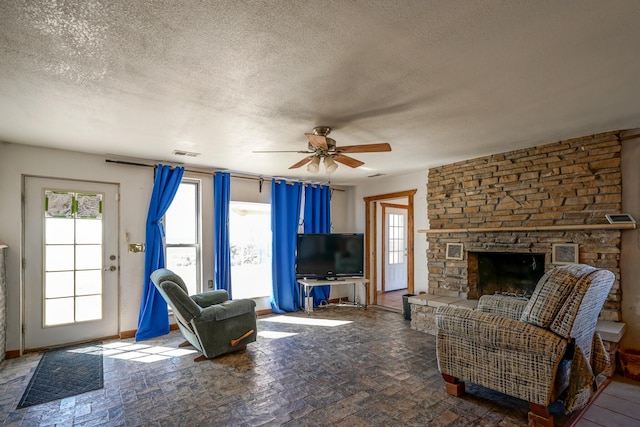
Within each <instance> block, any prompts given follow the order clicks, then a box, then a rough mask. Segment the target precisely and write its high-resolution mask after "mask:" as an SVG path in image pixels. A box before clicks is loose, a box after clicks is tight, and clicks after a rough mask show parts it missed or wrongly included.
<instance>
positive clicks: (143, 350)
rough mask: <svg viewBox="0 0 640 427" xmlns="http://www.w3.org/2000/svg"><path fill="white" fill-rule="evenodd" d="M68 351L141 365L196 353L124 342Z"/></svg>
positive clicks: (194, 351) (181, 349)
mask: <svg viewBox="0 0 640 427" xmlns="http://www.w3.org/2000/svg"><path fill="white" fill-rule="evenodd" d="M69 351H71V352H74V353H87V354H96V355H102V356H104V357H110V358H112V359H122V360H131V361H135V362H142V363H151V362H157V361H159V360H167V359H171V358H172V357H182V356H187V355H191V354H194V353H197V351H196V350H190V349H186V348H172V347H163V346H150V345H145V344H131V343H126V342H111V343H107V344H97V345H91V346H86V347H82V348H78V349H74V350H69Z"/></svg>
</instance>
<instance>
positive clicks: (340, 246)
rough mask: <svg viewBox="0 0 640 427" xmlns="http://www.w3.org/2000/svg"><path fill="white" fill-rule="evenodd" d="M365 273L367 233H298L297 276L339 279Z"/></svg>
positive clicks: (360, 275) (302, 277)
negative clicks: (365, 239)
mask: <svg viewBox="0 0 640 427" xmlns="http://www.w3.org/2000/svg"><path fill="white" fill-rule="evenodd" d="M362 276H364V234H357V233H351V234H347V233H325V234H316V233H307V234H298V238H297V245H296V277H297V278H298V279H319V280H324V279H328V280H331V279H337V278H340V277H362Z"/></svg>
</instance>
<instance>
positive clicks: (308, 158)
mask: <svg viewBox="0 0 640 427" xmlns="http://www.w3.org/2000/svg"><path fill="white" fill-rule="evenodd" d="M312 158H313V156H309V157H305V158H304V159H302V160H300V161H299V162H297V163H294V164H293V165H291V166H289V169H296V168H299V167H300V166H304V165H306V164H307V163H309V160H311V159H312Z"/></svg>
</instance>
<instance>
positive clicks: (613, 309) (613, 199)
mask: <svg viewBox="0 0 640 427" xmlns="http://www.w3.org/2000/svg"><path fill="white" fill-rule="evenodd" d="M620 151H621V143H620V139H619V132H608V133H603V134H598V135H592V136H587V137H582V138H575V139H571V140H566V141H560V142H555V143H551V144H546V145H541V146H538V147H534V148H527V149H521V150H516V151H511V152H508V153H503V154H498V155H492V156H486V157H480V158H476V159H471V160H466V161H463V162H458V163H454V164H450V165H445V166H441V167H437V168H432V169H430V170H429V180H428V184H427V204H428V217H429V224H430V230H431V231H430V232H429V233H428V234H427V240H428V243H429V249H428V251H427V261H428V269H429V293H431V294H436V295H443V296H452V297H467V295H468V294H469V291H470V289H469V269H468V267H469V265H468V257H467V256H466V253H467V252H469V251H472V252H487V251H496V252H519V253H544V254H545V269H546V270H548V269H550V268H552V267H553V264H552V258H551V250H552V245H553V244H554V243H573V244H578V245H579V246H578V247H579V262H581V263H585V264H590V265H593V266H596V267H600V268H606V269H608V270H611V271H612V272H613V273H614V274H615V275H616V282H615V284H614V287H613V289H612V291H611V293H610V295H609V298H608V299H607V302H606V303H605V307H604V310H603V312H602V314H601V318H603V319H605V320H615V321H619V320H621V316H620V298H621V292H620V236H621V232H620V231H619V230H602V229H598V230H583V229H579V228H578V229H575V230H562V231H515V230H514V231H510V230H511V229H517V227H541V226H581V225H587V224H588V225H593V224H607V220H606V219H605V214H610V213H620V212H621V209H622V182H621V181H622V178H621V169H620V161H621V157H620ZM494 227H499V228H503V229H504V231H500V232H473V229H475V228H494ZM444 229H447V230H450V229H454V230H453V231H448V232H442V233H439V232H434V231H433V230H444ZM455 229H461V231H455ZM462 229H472V230H471V231H462ZM447 243H463V244H464V252H465V257H464V259H462V260H451V259H446V256H445V252H446V244H447ZM472 274H473V273H472Z"/></svg>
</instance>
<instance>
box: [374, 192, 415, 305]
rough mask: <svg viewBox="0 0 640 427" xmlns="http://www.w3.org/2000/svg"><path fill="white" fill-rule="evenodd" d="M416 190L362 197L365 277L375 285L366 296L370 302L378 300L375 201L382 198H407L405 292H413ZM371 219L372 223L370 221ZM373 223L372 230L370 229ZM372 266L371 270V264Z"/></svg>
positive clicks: (379, 200)
mask: <svg viewBox="0 0 640 427" xmlns="http://www.w3.org/2000/svg"><path fill="white" fill-rule="evenodd" d="M417 192H418V190H417V189H413V190H406V191H398V192H395V193H387V194H379V195H377V196H368V197H363V200H364V202H365V254H364V259H365V277H366V278H367V279H369V283H370V284H373V285H374V286H375V288H374V292H371V293H372V294H373V298H372V297H371V296H368V297H367V299H368V302H369V303H371V304H376V303H377V301H378V293H377V286H376V283H377V280H376V279H377V277H376V276H377V268H375V267H376V266H377V262H378V258H379V257H378V250H377V245H376V244H375V243H376V240H377V227H376V225H377V222H378V218H377V203H378V202H381V201H383V200H388V199H398V198H401V197H406V198H407V204H406V206H407V213H408V216H409V218H408V220H407V292H408V293H413V290H414V275H415V272H414V253H413V252H414V235H413V234H414V221H413V217H414V214H413V208H414V201H413V198H414V196H415V194H416V193H417ZM372 208H374V210H373V215H372V214H371V209H372ZM372 219H373V223H372ZM372 225H373V230H372ZM372 247H373V251H372ZM372 265H373V266H374V268H373V271H372V268H371V266H372ZM371 299H373V301H371Z"/></svg>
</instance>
